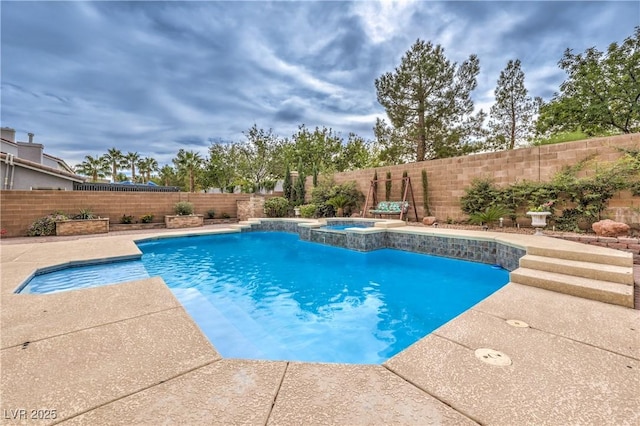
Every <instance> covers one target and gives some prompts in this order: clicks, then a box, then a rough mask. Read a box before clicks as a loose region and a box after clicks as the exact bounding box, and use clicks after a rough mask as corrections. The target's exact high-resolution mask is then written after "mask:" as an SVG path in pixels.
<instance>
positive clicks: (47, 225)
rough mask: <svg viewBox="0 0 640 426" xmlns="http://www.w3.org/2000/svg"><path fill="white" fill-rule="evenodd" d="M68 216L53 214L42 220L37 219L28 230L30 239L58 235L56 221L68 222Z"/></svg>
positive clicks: (58, 213) (59, 213)
mask: <svg viewBox="0 0 640 426" xmlns="http://www.w3.org/2000/svg"><path fill="white" fill-rule="evenodd" d="M68 219H69V218H68V217H67V215H65V214H64V213H61V212H57V213H53V214H50V215H48V216H45V217H41V218H40V219H36V220H35V221H34V222H33V223H32V224H31V225H30V226H29V229H28V230H27V235H28V236H30V237H40V236H47V235H55V234H56V220H68Z"/></svg>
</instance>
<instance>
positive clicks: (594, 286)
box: [511, 268, 634, 308]
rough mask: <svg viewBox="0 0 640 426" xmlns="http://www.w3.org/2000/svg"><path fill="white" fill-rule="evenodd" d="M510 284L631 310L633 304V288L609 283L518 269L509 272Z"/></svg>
mask: <svg viewBox="0 0 640 426" xmlns="http://www.w3.org/2000/svg"><path fill="white" fill-rule="evenodd" d="M511 282H513V283H518V284H524V285H530V286H533V287H539V288H544V289H546V290H552V291H556V292H558V293H565V294H570V295H572V296H578V297H583V298H585V299H592V300H598V301H600V302H605V303H611V304H613V305H620V306H625V307H628V308H633V303H634V302H633V286H630V285H627V284H620V283H614V282H610V281H601V280H594V279H590V278H583V277H576V276H571V275H566V274H559V273H556V272H548V271H540V270H535V269H530V268H518V269H516V270H514V271H512V272H511Z"/></svg>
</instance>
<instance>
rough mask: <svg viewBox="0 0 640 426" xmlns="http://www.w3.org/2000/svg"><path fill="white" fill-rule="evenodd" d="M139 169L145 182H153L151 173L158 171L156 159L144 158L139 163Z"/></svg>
mask: <svg viewBox="0 0 640 426" xmlns="http://www.w3.org/2000/svg"><path fill="white" fill-rule="evenodd" d="M138 169H139V170H140V174H141V175H142V177H143V180H146V181H147V182H148V181H150V180H151V172H157V171H158V162H157V161H156V159H155V158H151V157H144V158H142V159H140V161H138Z"/></svg>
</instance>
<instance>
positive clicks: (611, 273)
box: [520, 254, 633, 286]
mask: <svg viewBox="0 0 640 426" xmlns="http://www.w3.org/2000/svg"><path fill="white" fill-rule="evenodd" d="M520 266H521V267H523V268H529V269H536V270H540V271H547V272H556V273H559V274H565V275H573V276H576V277H583V278H591V279H594V280H601V281H610V282H614V283H620V284H627V285H631V286H632V285H633V268H630V267H627V266H618V265H609V264H602V263H600V264H596V263H592V262H583V261H580V260H569V259H557V258H553V257H546V256H537V255H533V254H527V255H526V256H523V257H521V258H520Z"/></svg>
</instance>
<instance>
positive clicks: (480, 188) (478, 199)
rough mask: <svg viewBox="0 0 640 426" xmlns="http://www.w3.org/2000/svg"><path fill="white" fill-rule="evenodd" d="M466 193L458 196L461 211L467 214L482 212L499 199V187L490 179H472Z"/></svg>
mask: <svg viewBox="0 0 640 426" xmlns="http://www.w3.org/2000/svg"><path fill="white" fill-rule="evenodd" d="M465 192H466V194H464V195H463V196H462V198H460V206H461V208H462V211H463V212H465V213H466V214H468V215H472V214H475V213H482V212H484V211H485V210H486V209H487V207H491V206H494V205H496V204H497V203H499V202H500V200H501V193H500V189H498V188H497V187H496V186H495V185H494V183H493V181H492V180H491V179H486V178H485V179H474V180H473V182H471V187H470V188H468V189H466V190H465Z"/></svg>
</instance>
